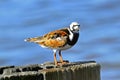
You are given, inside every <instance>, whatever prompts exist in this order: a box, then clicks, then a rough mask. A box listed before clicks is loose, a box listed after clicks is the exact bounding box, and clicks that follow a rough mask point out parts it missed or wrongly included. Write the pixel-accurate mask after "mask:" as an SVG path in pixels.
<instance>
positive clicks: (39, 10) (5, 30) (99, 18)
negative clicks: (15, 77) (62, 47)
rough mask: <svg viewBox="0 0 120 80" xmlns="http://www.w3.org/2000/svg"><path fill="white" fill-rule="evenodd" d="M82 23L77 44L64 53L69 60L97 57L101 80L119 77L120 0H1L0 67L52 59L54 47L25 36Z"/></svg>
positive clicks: (118, 79) (37, 34) (117, 79)
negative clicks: (38, 43) (42, 45)
mask: <svg viewBox="0 0 120 80" xmlns="http://www.w3.org/2000/svg"><path fill="white" fill-rule="evenodd" d="M72 21H78V22H79V23H80V24H81V31H80V35H81V36H80V38H79V41H78V43H77V44H76V45H75V46H74V47H73V48H71V49H69V50H66V51H64V52H63V57H64V59H67V60H69V61H83V60H95V61H97V62H98V63H100V64H101V79H102V80H120V64H119V62H120V1H119V0H91V1H87V0H65V1H64V0H61V1H57V0H52V1H49V0H44V1H42V0H20V1H15V0H1V1H0V66H4V65H25V64H37V63H39V64H40V63H43V62H45V61H53V54H52V51H51V50H47V49H43V48H41V47H39V46H38V45H36V44H34V43H26V42H24V39H25V38H28V37H35V36H41V35H43V34H45V33H47V32H49V31H52V30H56V29H59V28H63V27H64V26H68V25H69V24H70V23H71V22H72Z"/></svg>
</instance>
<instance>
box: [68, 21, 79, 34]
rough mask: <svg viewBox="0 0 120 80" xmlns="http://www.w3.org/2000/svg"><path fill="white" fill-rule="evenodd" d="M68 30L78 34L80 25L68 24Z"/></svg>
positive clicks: (75, 23)
mask: <svg viewBox="0 0 120 80" xmlns="http://www.w3.org/2000/svg"><path fill="white" fill-rule="evenodd" d="M70 30H71V31H73V32H79V30H80V24H79V23H78V22H72V23H71V24H70Z"/></svg>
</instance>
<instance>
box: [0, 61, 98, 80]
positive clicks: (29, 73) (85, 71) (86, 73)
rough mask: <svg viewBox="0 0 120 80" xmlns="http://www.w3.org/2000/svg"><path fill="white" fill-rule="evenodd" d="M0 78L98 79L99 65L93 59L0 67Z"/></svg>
mask: <svg viewBox="0 0 120 80" xmlns="http://www.w3.org/2000/svg"><path fill="white" fill-rule="evenodd" d="M0 80H100V65H99V64H97V63H96V62H95V61H85V62H72V63H69V64H67V65H63V66H55V65H54V64H53V63H45V64H35V65H27V66H5V67H0Z"/></svg>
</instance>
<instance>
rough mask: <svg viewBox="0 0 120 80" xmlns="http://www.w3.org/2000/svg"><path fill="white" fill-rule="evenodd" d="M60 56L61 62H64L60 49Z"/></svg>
mask: <svg viewBox="0 0 120 80" xmlns="http://www.w3.org/2000/svg"><path fill="white" fill-rule="evenodd" d="M59 56H60V62H61V63H63V62H64V61H63V58H62V54H61V51H59Z"/></svg>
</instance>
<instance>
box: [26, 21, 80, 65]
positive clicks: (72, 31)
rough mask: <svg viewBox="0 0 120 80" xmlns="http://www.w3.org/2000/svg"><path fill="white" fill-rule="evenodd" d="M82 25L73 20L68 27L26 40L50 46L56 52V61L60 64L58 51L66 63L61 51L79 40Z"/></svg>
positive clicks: (46, 46)
mask: <svg viewBox="0 0 120 80" xmlns="http://www.w3.org/2000/svg"><path fill="white" fill-rule="evenodd" d="M79 29H80V25H79V23H78V22H72V23H71V24H70V26H69V27H68V28H63V29H59V30H55V31H52V32H49V33H47V34H45V35H43V36H40V37H34V38H27V39H25V41H28V42H34V43H37V44H39V45H40V46H41V47H43V48H50V49H52V50H53V52H54V63H55V65H59V64H58V62H57V59H56V53H57V51H58V53H59V56H60V64H65V63H66V62H64V61H63V58H62V55H61V51H62V50H66V49H69V48H71V47H72V46H73V45H74V44H75V43H76V42H77V40H78V37H79Z"/></svg>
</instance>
